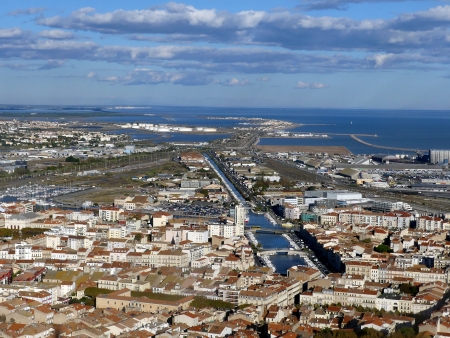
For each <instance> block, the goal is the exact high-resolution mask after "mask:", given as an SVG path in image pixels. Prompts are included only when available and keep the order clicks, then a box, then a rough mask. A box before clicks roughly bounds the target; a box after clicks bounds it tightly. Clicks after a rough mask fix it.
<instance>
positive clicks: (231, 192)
mask: <svg viewBox="0 0 450 338" xmlns="http://www.w3.org/2000/svg"><path fill="white" fill-rule="evenodd" d="M203 157H204V158H205V160H206V163H208V165H209V166H210V167H211V168H212V169H213V170H214V172H215V173H216V174H217V176H219V177H220V178H221V180H222V182H223V184H224V185H225V187H226V188H227V190H228V192H229V193H230V194H231V195H232V196H233V197H234V199H235V200H236V201H238V202H239V203H243V204H245V203H246V201H245V200H244V198H243V197H242V196H238V194H237V193H236V191H235V189H233V188H234V187H232V185H231V182H230V181H228V179H227V178H226V177H225V175H224V174H223V173H222V172H221V171H220V170H219V168H218V167H217V166H216V164H215V163H214V162H213V161H212V160H211V158H210V157H209V156H208V155H206V154H203Z"/></svg>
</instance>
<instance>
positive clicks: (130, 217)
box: [0, 152, 450, 338]
mask: <svg viewBox="0 0 450 338" xmlns="http://www.w3.org/2000/svg"><path fill="white" fill-rule="evenodd" d="M180 160H182V161H184V162H185V164H186V165H187V167H188V168H189V170H190V171H195V170H199V168H203V166H205V165H206V164H205V161H204V158H203V157H202V155H201V154H199V153H196V152H182V153H180ZM306 162H308V161H306ZM308 163H312V162H308ZM228 166H229V167H230V168H231V169H232V170H233V171H235V172H238V173H241V174H242V175H241V176H242V177H243V179H244V180H245V181H246V182H247V184H248V186H251V185H252V184H253V183H255V182H253V181H252V180H253V179H254V180H255V181H257V180H259V179H260V178H261V176H264V175H268V176H276V175H277V174H276V173H274V172H264V175H263V174H261V173H259V174H258V173H257V171H258V170H257V168H258V166H257V165H253V163H252V162H251V159H245V160H244V159H239V160H238V159H237V158H236V159H235V160H233V161H231V162H230V163H229V164H228ZM241 169H244V170H241ZM202 172H203V173H204V172H207V170H204V171H202ZM275 181H276V180H275V179H274V182H275ZM180 182H181V183H179V186H177V187H175V188H173V189H172V190H171V188H168V186H164V188H161V190H160V191H159V193H158V194H156V195H153V196H149V195H148V196H147V195H143V194H142V193H141V192H140V193H139V194H137V195H135V196H116V197H115V198H114V203H113V204H112V205H101V206H99V208H98V210H96V209H92V210H91V209H88V210H77V211H72V210H62V209H59V208H49V209H47V210H40V211H37V210H36V209H35V205H34V204H33V203H32V202H25V201H23V202H18V203H9V204H7V205H6V204H5V205H0V208H1V209H0V213H1V215H2V216H3V219H2V223H1V225H2V226H3V228H4V229H5V230H8V231H12V233H14V236H12V237H11V238H10V237H6V236H5V238H4V241H3V242H2V243H0V322H1V323H0V331H1V333H2V334H3V335H4V336H5V337H47V336H51V335H56V334H58V335H59V336H60V337H65V336H71V335H72V336H80V337H85V336H88V337H105V338H110V337H113V336H118V337H148V336H155V337H189V336H196V337H197V336H199V337H224V336H226V335H227V336H230V337H257V336H261V335H263V336H267V337H274V338H275V337H277V338H278V337H287V338H290V337H292V338H295V337H312V336H313V335H314V334H317V333H319V332H321V331H324V332H325V331H327V330H328V329H331V330H333V331H334V330H345V331H342V332H347V331H348V330H355V331H358V332H359V330H363V329H367V330H368V329H374V330H377V331H380V332H383V333H384V334H390V333H393V332H395V331H396V330H398V329H399V328H401V327H413V326H414V325H415V324H416V323H415V321H416V319H417V318H419V319H420V318H428V317H430V319H426V320H425V321H423V323H422V321H421V322H420V325H419V331H421V332H425V331H428V332H433V333H434V334H435V335H436V336H440V335H441V336H445V334H446V333H448V332H450V329H448V327H450V325H447V324H448V323H447V317H448V309H449V306H450V305H449V303H448V299H449V298H448V294H449V281H450V242H448V241H447V235H448V233H447V231H448V229H447V227H448V221H447V220H446V219H443V218H439V217H431V216H416V215H414V214H413V213H411V212H409V211H407V210H396V208H395V207H392V205H387V206H384V205H381V206H380V205H377V206H376V208H377V210H378V211H377V210H370V211H368V210H364V209H363V208H361V207H354V208H350V207H342V208H335V207H334V206H333V207H330V205H328V202H323V199H322V198H323V197H321V196H324V194H328V193H326V192H324V191H320V190H319V191H316V192H314V193H312V192H311V193H306V192H305V193H303V192H299V191H282V192H280V191H265V192H264V193H265V194H264V195H262V196H264V197H261V198H262V199H263V200H264V199H265V200H266V201H267V202H268V203H273V206H274V209H276V208H277V207H278V206H279V207H280V208H282V209H283V210H282V211H283V213H284V214H283V215H284V216H285V217H286V218H288V219H290V220H298V219H301V218H302V217H303V218H304V219H305V220H304V221H303V222H301V225H300V227H299V228H295V230H296V231H295V232H294V231H291V230H289V229H288V230H286V233H285V234H284V236H286V235H287V234H289V235H292V236H296V238H298V239H299V240H300V239H301V241H302V242H303V243H304V244H305V245H306V246H307V247H308V250H303V251H302V250H300V249H299V250H298V251H299V252H297V250H288V253H289V252H290V251H294V252H292V253H294V254H297V253H300V254H302V255H303V256H302V257H305V262H306V263H305V264H306V265H295V266H292V267H290V268H288V269H287V271H286V275H281V274H279V273H277V272H276V271H274V268H273V267H271V266H270V264H267V265H266V264H264V260H262V259H261V254H262V255H263V252H259V256H258V255H255V253H256V252H255V251H257V250H258V247H257V246H256V245H255V243H252V242H251V241H252V239H251V238H252V236H251V234H250V233H249V232H248V231H249V230H251V229H250V228H246V227H245V222H246V216H247V215H246V212H247V211H246V208H245V207H244V206H243V205H240V204H229V205H227V207H226V208H222V209H221V213H220V214H218V215H217V217H215V216H214V217H209V216H210V215H206V216H208V217H203V218H202V217H200V216H198V215H197V216H198V217H195V216H194V217H188V216H186V214H185V213H184V212H176V211H175V210H178V211H183V208H185V209H187V207H186V206H191V205H192V204H193V203H194V202H198V203H199V204H198V205H199V206H198V209H197V210H200V209H201V208H206V207H205V205H211V204H220V202H224V201H227V200H228V194H227V193H226V189H225V188H224V187H223V186H222V185H221V184H220V181H218V180H215V179H212V178H198V177H197V178H195V179H192V180H191V179H189V178H187V177H183V178H182V179H180ZM171 184H175V183H171ZM310 191H314V190H310ZM329 194H330V195H331V194H334V195H333V197H336V196H338V195H339V198H346V197H348V198H350V197H351V198H353V197H355V196H354V194H351V193H348V192H345V191H335V192H334V193H331V192H330V193H329ZM307 195H314V196H315V195H317V196H319V197H317V198H320V199H321V200H320V201H322V202H319V203H316V202H317V201H316V202H314V203H309V202H310V201H308V199H309V198H314V196H307ZM308 203H309V204H308ZM174 205H176V206H178V207H179V208H178V209H177V208H171V206H174ZM268 205H269V204H268ZM402 205H403V204H398V206H402ZM155 206H156V207H155ZM311 206H313V207H312V208H310V207H311ZM388 207H389V208H388ZM311 209H314V210H315V211H314V210H311ZM388 209H389V210H388ZM309 216H311V217H309ZM30 229H31V230H30ZM19 231H20V232H19ZM23 234H29V235H27V236H22V237H20V235H23ZM300 251H302V252H300ZM263 256H264V255H263ZM317 260H319V261H321V262H322V263H324V264H325V265H326V267H327V268H328V269H329V271H328V272H329V273H324V271H323V269H320V268H319V267H318V265H315V264H317V263H313V262H312V261H317ZM94 305H95V306H94ZM3 316H4V317H3ZM3 318H5V319H4V320H3ZM263 323H264V325H262V324H263Z"/></svg>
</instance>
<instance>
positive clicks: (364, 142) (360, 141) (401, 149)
mask: <svg viewBox="0 0 450 338" xmlns="http://www.w3.org/2000/svg"><path fill="white" fill-rule="evenodd" d="M358 136H364V135H359V134H352V135H350V137H351V138H352V139H354V140H355V141H357V142H359V143H362V144H364V145H366V146H368V147H372V148H380V149H388V150H400V151H410V152H418V151H425V150H420V149H410V148H398V147H386V146H379V145H376V144H372V143H369V142H366V141H363V140H361V139H360V138H359V137H358Z"/></svg>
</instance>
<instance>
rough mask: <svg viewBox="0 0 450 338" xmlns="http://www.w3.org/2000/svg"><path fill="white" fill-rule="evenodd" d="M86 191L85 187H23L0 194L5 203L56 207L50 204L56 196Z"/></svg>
mask: <svg viewBox="0 0 450 338" xmlns="http://www.w3.org/2000/svg"><path fill="white" fill-rule="evenodd" d="M82 190H86V188H85V187H71V186H55V185H40V184H33V185H23V186H18V187H12V188H8V189H6V190H3V191H1V192H0V194H1V199H2V200H3V201H5V202H9V201H13V200H17V201H31V202H35V203H36V204H37V205H40V206H57V204H56V203H53V202H52V198H53V197H56V196H61V195H66V194H70V193H73V192H77V191H82Z"/></svg>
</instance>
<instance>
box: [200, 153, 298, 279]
mask: <svg viewBox="0 0 450 338" xmlns="http://www.w3.org/2000/svg"><path fill="white" fill-rule="evenodd" d="M204 156H205V157H206V158H207V159H208V160H209V162H210V163H211V165H212V166H214V168H215V169H216V170H217V172H218V173H219V175H220V177H221V179H222V180H223V181H225V182H226V183H227V185H228V187H230V188H231V189H232V190H233V192H234V193H235V194H236V195H237V196H238V198H239V200H240V201H241V202H242V203H243V204H245V205H246V202H245V199H244V198H243V197H242V196H241V194H240V193H239V191H238V190H237V189H236V188H235V187H234V185H233V184H232V183H231V182H230V181H229V180H228V179H227V178H226V177H225V175H224V174H223V172H222V170H220V168H219V167H218V166H217V165H216V163H215V162H214V161H213V160H212V159H211V158H210V157H209V156H208V155H206V154H204ZM248 216H249V222H248V225H249V226H259V227H260V228H261V229H283V227H282V226H280V225H279V224H276V223H275V224H273V223H272V222H271V221H270V219H269V218H268V217H266V216H265V215H264V214H256V213H254V212H253V211H250V210H249V212H248ZM255 238H256V239H257V240H258V242H259V243H261V245H262V247H263V249H288V248H289V247H290V245H289V241H288V240H287V239H286V238H284V237H283V236H282V235H280V234H258V233H255ZM270 260H271V261H272V263H273V265H274V266H275V269H276V272H278V273H281V274H286V271H287V269H289V268H290V267H292V266H294V265H306V262H305V260H304V259H303V258H301V257H300V256H297V255H292V256H289V255H273V256H270Z"/></svg>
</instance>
